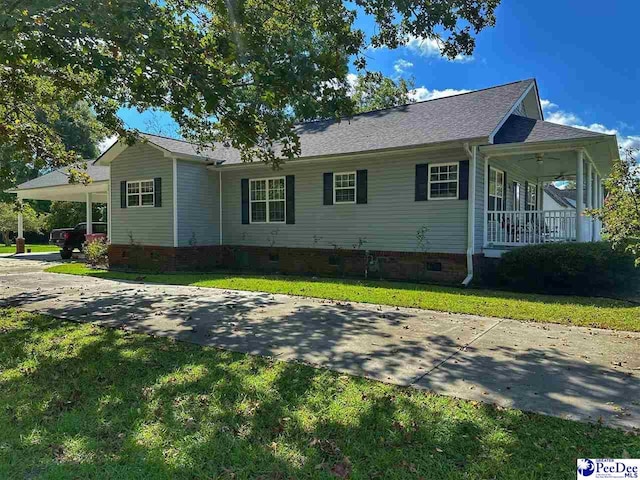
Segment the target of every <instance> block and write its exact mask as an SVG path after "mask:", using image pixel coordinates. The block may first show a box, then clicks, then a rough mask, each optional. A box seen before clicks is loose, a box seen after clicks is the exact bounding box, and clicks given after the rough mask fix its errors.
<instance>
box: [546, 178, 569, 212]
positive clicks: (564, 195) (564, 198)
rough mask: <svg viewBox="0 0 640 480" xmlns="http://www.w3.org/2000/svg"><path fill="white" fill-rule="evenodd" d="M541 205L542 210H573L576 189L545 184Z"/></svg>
mask: <svg viewBox="0 0 640 480" xmlns="http://www.w3.org/2000/svg"><path fill="white" fill-rule="evenodd" d="M542 207H543V209H544V210H566V209H572V210H575V208H576V189H575V188H558V187H556V186H555V185H553V184H549V185H545V186H544V195H543V197H542Z"/></svg>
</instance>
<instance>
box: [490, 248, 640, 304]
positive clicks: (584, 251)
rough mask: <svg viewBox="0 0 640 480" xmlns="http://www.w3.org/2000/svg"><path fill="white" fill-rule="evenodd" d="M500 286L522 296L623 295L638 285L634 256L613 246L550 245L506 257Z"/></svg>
mask: <svg viewBox="0 0 640 480" xmlns="http://www.w3.org/2000/svg"><path fill="white" fill-rule="evenodd" d="M496 276H497V281H498V285H500V286H502V287H505V288H508V289H510V290H516V291H521V292H537V293H563V294H579V295H592V294H608V293H621V292H624V291H625V290H628V289H629V288H631V287H632V286H633V285H634V284H636V285H637V282H638V277H639V276H640V269H638V268H636V267H635V266H634V258H633V255H631V254H629V253H627V252H624V250H623V249H614V248H613V247H612V245H611V243H608V242H595V243H549V244H544V245H531V246H526V247H522V248H517V249H514V250H512V251H510V252H507V253H505V254H504V255H503V256H502V259H501V261H500V262H499V264H498V266H497V271H496Z"/></svg>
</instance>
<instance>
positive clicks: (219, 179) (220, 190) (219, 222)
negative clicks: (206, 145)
mask: <svg viewBox="0 0 640 480" xmlns="http://www.w3.org/2000/svg"><path fill="white" fill-rule="evenodd" d="M218 208H219V209H220V211H219V214H218V230H219V231H220V241H219V244H220V245H222V170H218Z"/></svg>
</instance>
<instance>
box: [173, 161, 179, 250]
mask: <svg viewBox="0 0 640 480" xmlns="http://www.w3.org/2000/svg"><path fill="white" fill-rule="evenodd" d="M172 184H173V246H174V247H177V246H178V160H177V159H176V158H175V157H174V158H173V178H172Z"/></svg>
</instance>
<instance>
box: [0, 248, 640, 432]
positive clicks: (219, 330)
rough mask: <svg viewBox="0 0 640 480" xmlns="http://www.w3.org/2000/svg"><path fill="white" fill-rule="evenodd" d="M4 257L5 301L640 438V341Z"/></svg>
mask: <svg viewBox="0 0 640 480" xmlns="http://www.w3.org/2000/svg"><path fill="white" fill-rule="evenodd" d="M47 258H48V259H50V260H54V261H55V257H54V256H49V257H48V256H46V255H42V256H41V258H36V257H34V256H31V257H27V256H25V257H21V258H15V257H14V258H0V302H1V303H4V304H8V305H15V306H19V307H20V308H23V309H25V310H30V311H40V312H43V313H48V314H50V315H54V316H57V317H61V318H67V319H71V320H76V321H86V322H89V321H90V322H96V323H100V324H102V325H106V326H112V327H116V326H117V327H122V326H125V327H126V328H130V329H132V330H136V331H141V332H148V333H153V334H155V335H166V336H172V337H175V338H177V339H180V340H184V341H189V342H194V343H198V344H201V345H210V346H216V347H220V348H225V349H229V350H234V351H239V352H245V353H251V354H258V355H267V356H272V357H275V358H278V359H281V360H296V361H302V362H306V363H309V364H312V365H316V366H322V367H326V368H330V369H333V370H337V371H340V372H345V373H348V374H352V375H360V376H365V377H368V378H373V379H376V380H381V381H383V382H389V383H394V384H398V385H404V386H412V387H415V388H420V389H426V390H432V391H434V392H437V393H440V394H444V395H450V396H455V397H459V398H464V399H470V400H478V401H483V402H489V403H495V404H498V405H501V406H504V407H514V408H518V409H522V410H527V411H535V412H540V413H544V414H548V415H554V416H558V417H563V418H571V419H578V420H584V421H600V422H603V423H605V424H608V425H612V426H618V427H623V428H640V355H638V352H639V347H640V334H635V333H627V332H612V331H608V330H599V329H588V328H581V327H565V326H559V325H553V324H540V323H527V322H518V321H513V320H504V319H497V318H486V317H477V316H472V315H458V314H449V313H443V312H434V311H427V310H417V309H408V308H395V307H385V306H377V305H370V304H357V303H340V302H333V301H323V300H316V299H309V298H302V297H290V296H286V295H271V294H265V293H255V292H239V291H228V290H221V289H209V288H197V287H180V286H166V285H152V284H137V283H129V282H122V281H112V280H101V279H95V278H88V277H76V276H67V275H64V276H63V275H59V274H50V273H44V272H42V269H43V268H44V267H46V266H47V265H50V263H48V262H47V261H46V259H47Z"/></svg>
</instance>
